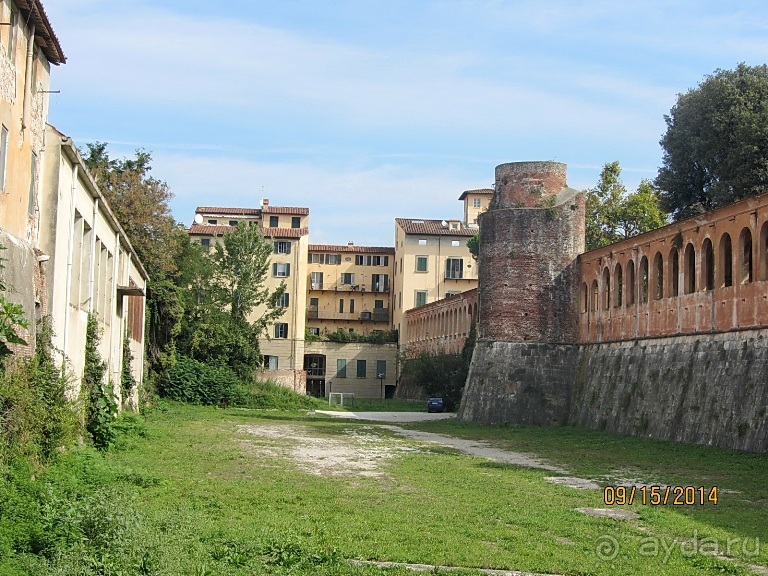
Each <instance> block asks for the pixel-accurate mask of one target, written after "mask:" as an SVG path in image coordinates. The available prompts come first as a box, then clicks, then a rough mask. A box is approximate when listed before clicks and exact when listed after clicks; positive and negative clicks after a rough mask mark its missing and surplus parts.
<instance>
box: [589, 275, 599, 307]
mask: <svg viewBox="0 0 768 576" xmlns="http://www.w3.org/2000/svg"><path fill="white" fill-rule="evenodd" d="M598 296H599V292H598V288H597V280H594V281H593V282H592V306H590V309H591V310H592V312H597V305H598Z"/></svg>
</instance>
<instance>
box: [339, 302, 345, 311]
mask: <svg viewBox="0 0 768 576" xmlns="http://www.w3.org/2000/svg"><path fill="white" fill-rule="evenodd" d="M343 313H344V298H339V314H343Z"/></svg>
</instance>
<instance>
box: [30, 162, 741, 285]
mask: <svg viewBox="0 0 768 576" xmlns="http://www.w3.org/2000/svg"><path fill="white" fill-rule="evenodd" d="M33 156H34V155H33ZM739 253H740V258H739V269H738V274H739V276H738V278H737V279H738V281H739V283H740V284H748V283H750V282H752V278H753V269H752V232H751V231H750V229H749V228H744V229H743V230H742V231H741V235H740V236H739Z"/></svg>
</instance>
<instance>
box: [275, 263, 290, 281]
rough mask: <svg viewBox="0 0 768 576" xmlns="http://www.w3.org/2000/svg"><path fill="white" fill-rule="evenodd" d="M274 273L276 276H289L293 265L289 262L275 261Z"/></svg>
mask: <svg viewBox="0 0 768 576" xmlns="http://www.w3.org/2000/svg"><path fill="white" fill-rule="evenodd" d="M272 275H273V276H274V277H275V278H287V277H288V276H290V275H291V265H290V264H288V263H287V262H275V263H274V264H272Z"/></svg>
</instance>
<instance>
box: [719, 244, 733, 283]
mask: <svg viewBox="0 0 768 576" xmlns="http://www.w3.org/2000/svg"><path fill="white" fill-rule="evenodd" d="M718 252H719V257H720V270H721V272H720V282H719V284H720V287H721V288H727V287H728V286H733V248H732V246H731V237H730V235H729V234H728V233H727V232H726V233H725V234H723V235H722V236H721V237H720V249H719V250H718Z"/></svg>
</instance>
